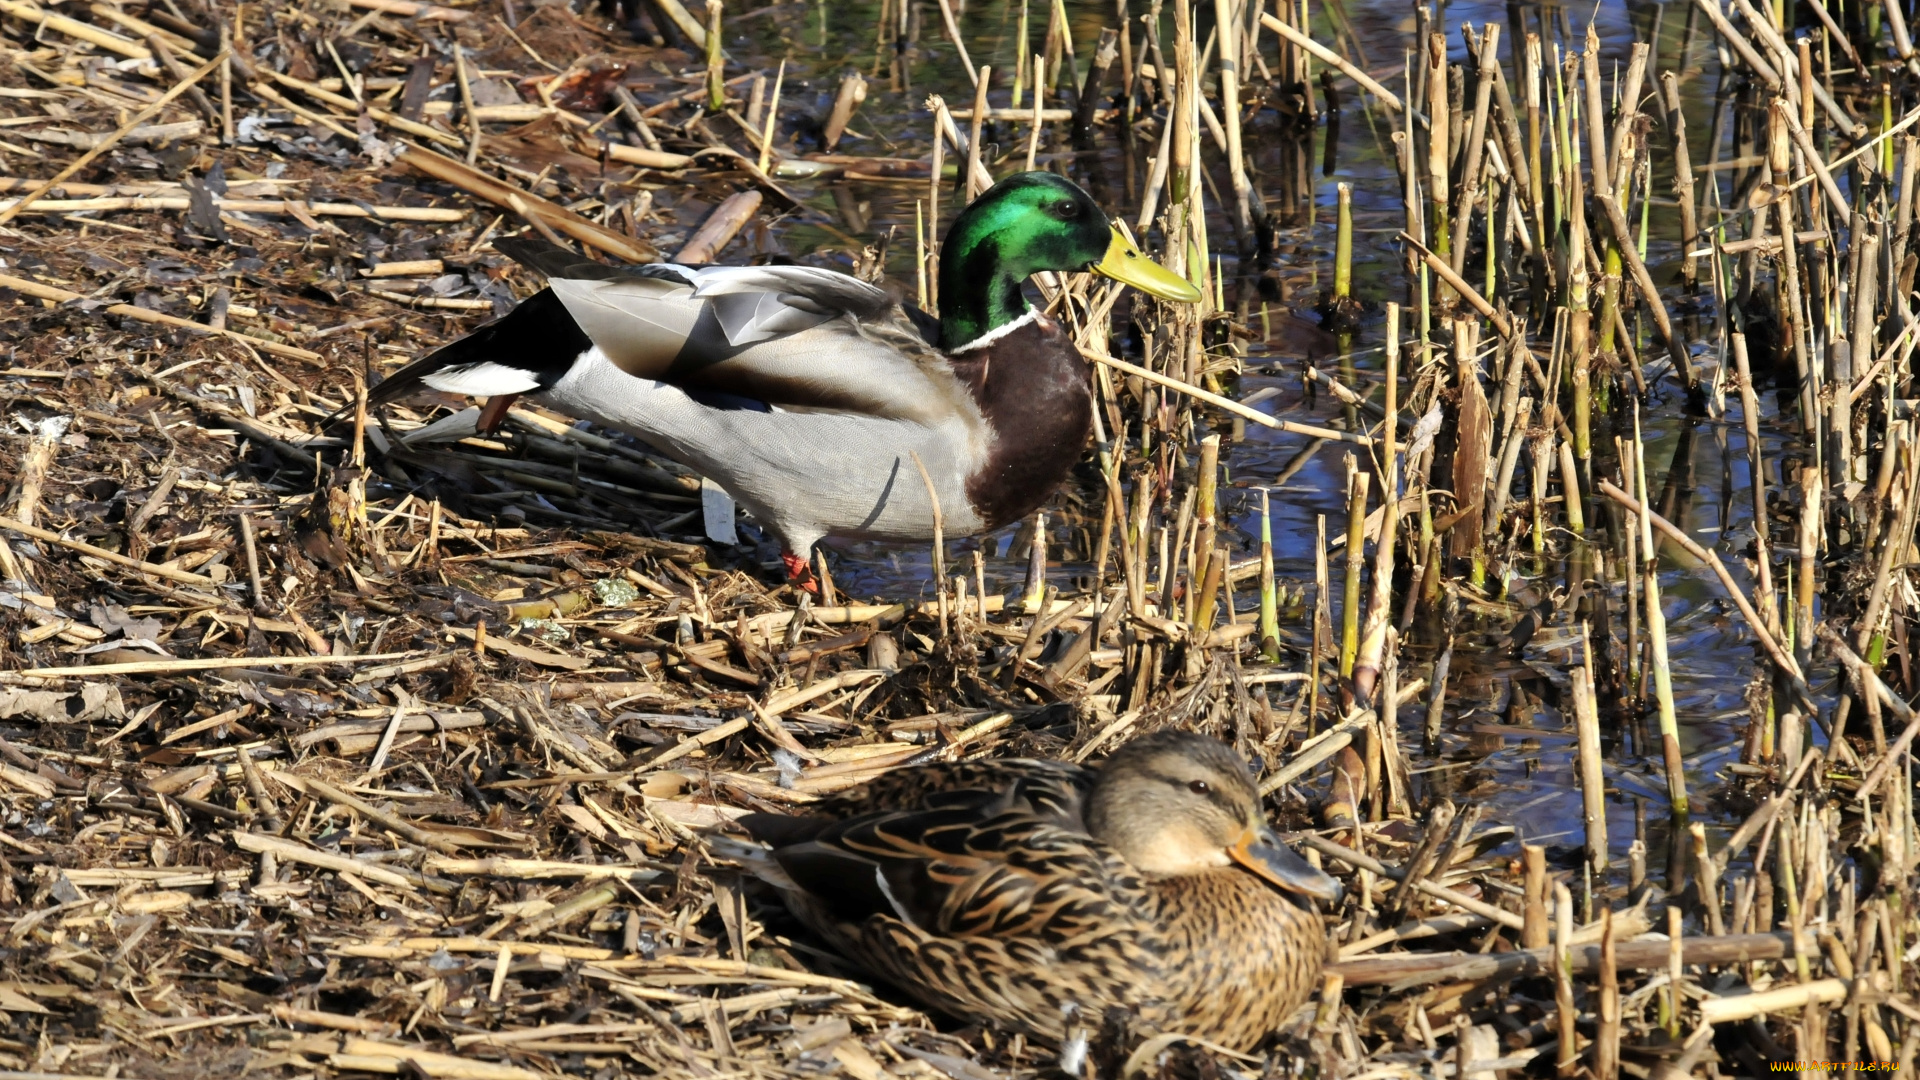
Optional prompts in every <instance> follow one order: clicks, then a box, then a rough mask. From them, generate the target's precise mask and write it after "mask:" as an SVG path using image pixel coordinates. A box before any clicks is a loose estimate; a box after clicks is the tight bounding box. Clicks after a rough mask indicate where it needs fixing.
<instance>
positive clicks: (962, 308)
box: [940, 172, 1200, 349]
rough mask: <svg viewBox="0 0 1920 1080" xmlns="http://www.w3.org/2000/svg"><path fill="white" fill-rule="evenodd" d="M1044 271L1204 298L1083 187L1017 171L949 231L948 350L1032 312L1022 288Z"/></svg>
mask: <svg viewBox="0 0 1920 1080" xmlns="http://www.w3.org/2000/svg"><path fill="white" fill-rule="evenodd" d="M1042 270H1058V271H1077V270H1091V271H1093V272H1094V273H1097V274H1103V275H1105V276H1107V277H1110V278H1113V279H1114V280H1116V281H1123V282H1126V283H1127V284H1129V285H1132V286H1133V287H1134V288H1136V289H1140V290H1142V291H1144V292H1148V293H1152V294H1153V295H1155V296H1158V297H1161V298H1162V299H1166V300H1178V301H1185V302H1187V303H1192V302H1194V301H1197V300H1199V299H1200V290H1198V289H1196V288H1194V287H1193V285H1192V284H1191V283H1190V282H1188V281H1187V280H1186V279H1185V278H1182V277H1180V276H1179V275H1178V274H1175V273H1173V272H1172V271H1169V270H1167V269H1166V268H1164V267H1162V266H1160V265H1159V264H1158V263H1155V262H1154V261H1153V260H1151V259H1148V258H1146V257H1145V256H1143V255H1141V254H1140V252H1139V250H1138V249H1136V248H1135V247H1134V246H1133V245H1132V244H1131V243H1129V242H1128V241H1127V239H1126V234H1124V233H1122V232H1121V231H1120V229H1119V228H1118V227H1117V226H1114V225H1111V224H1109V222H1108V220H1107V215H1106V214H1105V213H1104V212H1103V211H1102V210H1101V209H1100V205H1099V204H1098V203H1096V202H1094V201H1093V197H1092V196H1090V195H1088V194H1087V193H1086V192H1085V191H1083V190H1081V188H1080V186H1079V185H1078V184H1075V183H1074V182H1073V181H1071V180H1067V179H1065V178H1063V177H1059V176H1055V175H1054V174H1052V173H1049V172H1024V173H1016V174H1014V175H1013V176H1009V177H1007V178H1006V179H1005V180H1002V181H1000V182H999V183H997V184H995V185H993V186H992V187H990V188H988V189H987V190H986V191H984V192H982V193H981V195H980V197H979V198H977V199H975V200H974V201H973V202H972V203H971V204H969V205H968V206H967V208H966V209H965V210H962V211H961V212H960V216H959V217H957V218H955V219H954V222H953V228H952V229H950V230H949V231H948V233H947V240H946V243H945V245H944V246H943V247H942V248H941V252H940V344H941V346H942V347H943V348H947V349H955V348H959V347H960V346H962V345H965V344H967V343H968V342H970V341H974V340H976V339H978V338H979V337H980V336H981V335H982V334H985V333H987V332H989V331H992V330H995V329H997V328H999V327H1001V326H1005V325H1006V324H1007V323H1010V322H1012V321H1014V320H1015V319H1018V318H1019V317H1020V316H1021V315H1023V314H1025V313H1026V310H1027V301H1026V298H1025V297H1024V296H1022V295H1021V292H1020V285H1021V283H1022V282H1024V281H1026V280H1027V278H1029V277H1032V276H1033V275H1034V274H1037V273H1039V272H1040V271H1042Z"/></svg>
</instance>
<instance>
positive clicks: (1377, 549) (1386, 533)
mask: <svg viewBox="0 0 1920 1080" xmlns="http://www.w3.org/2000/svg"><path fill="white" fill-rule="evenodd" d="M1386 315H1387V326H1386V350H1385V352H1386V359H1385V368H1386V370H1385V381H1384V385H1383V389H1384V392H1385V395H1386V401H1385V408H1384V410H1383V411H1384V413H1385V419H1384V422H1383V423H1382V424H1381V425H1380V437H1381V443H1382V445H1381V450H1380V457H1379V462H1378V467H1379V469H1380V506H1381V510H1380V535H1379V537H1378V539H1377V540H1376V541H1375V543H1374V549H1373V556H1374V565H1373V590H1372V594H1371V597H1370V599H1369V600H1368V603H1367V615H1366V624H1365V627H1364V629H1363V630H1362V632H1361V635H1360V647H1359V651H1358V653H1357V654H1356V656H1355V659H1354V666H1353V695H1354V700H1355V701H1356V702H1357V703H1358V704H1359V705H1360V707H1361V708H1371V707H1374V701H1373V696H1374V695H1373V691H1374V686H1375V684H1376V682H1377V681H1378V680H1379V678H1380V673H1381V670H1382V667H1383V665H1384V664H1385V663H1387V662H1389V661H1388V660H1387V659H1386V655H1385V654H1386V645H1387V629H1388V626H1389V624H1390V620H1391V619H1392V616H1393V612H1392V607H1393V562H1394V547H1395V542H1396V540H1397V539H1398V526H1399V521H1400V466H1399V460H1398V454H1397V450H1398V448H1397V447H1396V446H1395V442H1396V439H1397V438H1398V432H1397V431H1396V430H1395V429H1396V427H1397V426H1398V424H1399V421H1400V385H1399V384H1400V305H1399V304H1397V303H1394V302H1393V301H1388V302H1387V312H1386ZM1435 671H1436V673H1435V675H1434V681H1435V682H1436V683H1438V682H1444V681H1445V673H1444V670H1443V669H1440V668H1438V667H1437V666H1436V669H1435ZM1380 711H1381V712H1383V714H1385V715H1391V713H1392V711H1393V710H1392V709H1391V708H1387V709H1383V710H1380Z"/></svg>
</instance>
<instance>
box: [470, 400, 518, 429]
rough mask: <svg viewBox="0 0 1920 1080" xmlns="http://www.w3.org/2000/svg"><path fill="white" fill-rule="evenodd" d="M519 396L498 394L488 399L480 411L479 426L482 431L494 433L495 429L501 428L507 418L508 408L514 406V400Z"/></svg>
mask: <svg viewBox="0 0 1920 1080" xmlns="http://www.w3.org/2000/svg"><path fill="white" fill-rule="evenodd" d="M519 396H520V395H519V394H496V395H494V396H493V397H490V398H488V399H487V403H486V405H484V406H482V407H481V409H480V423H479V424H478V425H477V426H478V427H479V428H480V430H481V431H484V432H492V431H493V429H494V428H497V427H499V426H500V421H502V420H505V419H506V418H507V407H508V406H510V405H512V404H513V402H514V399H515V398H517V397H519Z"/></svg>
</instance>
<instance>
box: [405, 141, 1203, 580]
mask: <svg viewBox="0 0 1920 1080" xmlns="http://www.w3.org/2000/svg"><path fill="white" fill-rule="evenodd" d="M494 246H495V247H497V248H499V249H500V250H501V251H504V252H506V253H507V254H508V255H511V256H512V257H514V258H515V259H518V260H520V261H521V262H523V263H527V264H528V265H530V266H532V267H533V268H534V269H537V270H539V271H541V272H543V273H545V274H546V275H547V279H548V281H547V288H546V289H545V290H543V291H541V292H539V293H537V294H535V295H534V296H533V297H531V298H530V299H528V300H526V301H525V302H523V303H521V304H520V305H519V306H518V307H516V308H515V309H514V310H513V311H512V312H511V313H510V314H508V315H507V316H506V317H505V318H503V319H501V320H499V321H498V322H495V323H492V324H489V325H487V326H483V327H481V328H480V329H478V330H476V331H474V332H473V333H471V334H468V335H467V336H466V337H463V338H461V339H460V340H458V341H455V342H453V343H452V344H450V345H447V346H446V347H444V348H442V349H440V350H438V351H436V352H434V353H432V354H430V355H428V356H425V357H422V358H421V359H419V360H416V361H414V362H413V363H411V364H408V365H407V366H406V367H404V368H401V369H400V370H399V371H397V372H395V373H394V374H393V376H392V377H391V378H389V379H387V380H386V381H385V382H383V383H381V384H380V385H379V386H378V387H377V388H375V389H374V391H373V393H372V394H371V395H370V396H369V401H370V402H372V403H374V404H380V403H384V402H389V401H394V400H397V399H399V398H400V397H402V396H404V395H406V394H408V393H411V392H413V391H415V390H417V389H419V388H420V387H421V386H423V385H424V386H427V387H431V388H432V389H435V390H440V391H443V392H446V393H453V394H467V395H472V396H475V397H485V398H488V399H490V400H489V401H488V403H487V408H486V409H485V410H484V411H483V412H482V414H481V425H482V427H483V429H484V428H487V427H491V426H492V425H493V424H494V423H497V422H498V420H499V418H500V417H501V416H502V415H504V413H505V408H506V405H507V403H508V402H509V401H511V400H512V399H513V397H514V396H515V395H518V394H529V393H532V394H538V395H539V396H540V398H541V400H542V401H544V403H546V404H548V405H550V406H552V407H553V408H555V409H558V410H560V411H561V412H564V413H567V414H569V415H571V416H577V417H581V418H583V419H587V420H592V421H594V422H596V423H599V424H603V425H605V426H607V427H611V428H617V429H619V430H621V431H625V432H628V433H629V434H631V435H633V436H634V437H636V438H638V439H640V440H641V441H643V442H645V443H647V444H648V445H649V446H652V447H653V448H654V449H656V450H658V451H660V452H661V453H663V454H665V455H667V456H668V457H670V458H673V459H674V460H676V461H678V462H680V463H681V464H683V465H686V466H687V467H688V468H691V469H693V470H694V471H696V472H698V473H700V474H702V475H704V476H706V477H708V478H709V479H711V480H713V481H714V482H715V483H716V484H719V485H720V486H721V487H722V488H724V489H726V491H727V492H728V493H729V494H731V495H732V496H733V497H734V499H736V500H737V501H738V502H739V503H740V504H741V505H742V506H745V507H746V508H747V509H748V510H749V511H751V512H752V514H753V515H754V517H755V518H756V519H757V520H759V521H760V522H761V523H762V524H763V525H765V526H766V527H768V528H770V529H771V530H772V531H773V532H774V534H775V535H777V536H778V537H779V539H780V540H781V542H782V544H783V546H784V550H783V552H782V556H783V558H784V559H785V561H786V564H787V569H788V571H789V573H790V575H792V576H793V577H795V578H800V579H804V577H805V573H804V571H805V569H806V565H807V557H808V555H809V554H810V553H811V551H812V549H813V545H814V543H815V541H817V540H819V539H820V538H821V537H822V536H824V535H828V534H831V535H835V536H848V537H872V538H878V539H891V540H920V539H926V538H928V537H931V536H932V535H933V525H934V512H933V504H932V502H931V500H930V499H929V498H928V491H927V487H928V483H927V481H928V480H930V481H931V485H932V487H933V488H934V489H935V490H936V491H937V492H938V497H939V501H940V511H941V517H942V519H943V527H944V530H945V533H946V535H948V536H965V535H969V534H972V533H976V532H980V531H982V530H985V529H992V528H995V527H998V526H1000V525H1004V524H1006V523H1007V522H1010V521H1015V520H1018V519H1019V518H1020V517H1022V516H1024V515H1025V514H1027V513H1028V512H1029V511H1031V510H1033V509H1034V508H1035V507H1036V506H1038V505H1039V504H1040V503H1041V502H1042V501H1043V500H1044V499H1045V498H1046V497H1047V496H1048V495H1049V494H1050V493H1051V492H1052V491H1053V489H1054V488H1055V487H1056V486H1058V485H1059V483H1060V481H1061V480H1063V479H1065V477H1066V475H1067V471H1068V470H1069V469H1070V468H1072V466H1073V464H1074V462H1075V461H1076V460H1078V458H1079V456H1080V452H1081V449H1082V448H1083V447H1084V446H1085V445H1086V441H1087V433H1088V431H1089V429H1090V427H1091V424H1092V418H1093V396H1092V392H1091V389H1090V382H1089V377H1088V369H1087V365H1086V363H1085V362H1084V361H1083V360H1081V359H1080V357H1079V356H1078V355H1076V352H1075V350H1074V347H1073V343H1072V341H1071V339H1070V338H1069V336H1068V334H1067V333H1066V332H1065V331H1064V330H1062V329H1061V327H1060V325H1059V324H1058V323H1056V322H1055V321H1053V320H1052V319H1049V318H1047V317H1046V315H1044V314H1042V313H1041V312H1039V311H1036V310H1034V309H1032V308H1030V307H1029V306H1028V305H1027V301H1026V298H1025V297H1024V296H1023V295H1022V294H1021V285H1022V283H1023V282H1025V281H1026V280H1027V278H1028V277H1030V276H1032V275H1033V274H1035V273H1038V272H1040V271H1042V270H1059V271H1072V270H1091V271H1093V272H1094V273H1098V274H1103V275H1105V276H1107V277H1110V278H1113V279H1115V280H1117V281H1122V282H1125V283H1127V284H1129V285H1132V286H1134V287H1136V288H1139V289H1143V290H1145V291H1147V292H1149V293H1152V294H1153V295H1155V296H1160V297H1164V298H1166V299H1169V300H1181V301H1195V300H1199V299H1200V292H1199V290H1197V289H1195V288H1194V287H1193V285H1192V284H1190V283H1189V282H1187V281H1186V280H1185V279H1183V278H1181V277H1179V276H1177V275H1175V274H1173V273H1170V272H1168V271H1167V270H1165V269H1163V268H1162V267H1160V266H1159V265H1157V264H1155V263H1153V262H1152V261H1150V260H1148V259H1146V258H1144V257H1142V256H1141V254H1140V252H1139V251H1137V250H1136V249H1135V248H1134V246H1133V245H1132V244H1131V243H1130V242H1128V241H1127V239H1126V237H1125V235H1124V234H1123V233H1122V232H1121V231H1120V230H1119V228H1118V227H1116V226H1110V225H1109V224H1108V222H1107V218H1106V216H1105V215H1104V214H1103V213H1101V211H1100V207H1099V206H1098V205H1097V204H1096V203H1095V202H1094V201H1093V199H1092V198H1091V197H1089V196H1088V195H1087V193H1086V192H1084V191H1082V190H1081V189H1080V188H1079V187H1077V186H1076V185H1074V184H1073V183H1072V182H1070V181H1067V180H1064V179H1061V178H1060V177H1058V176H1054V175H1052V174H1050V173H1044V172H1028V173H1021V174H1019V175H1017V176H1012V177H1009V178H1007V179H1005V180H1002V181H1001V182H1000V183H998V184H995V185H994V186H993V187H992V188H990V189H988V190H987V191H986V192H985V193H984V194H982V195H981V196H980V197H979V198H978V199H976V200H974V202H973V203H972V204H971V205H969V206H968V207H967V208H966V209H965V210H964V211H962V212H961V213H960V215H959V217H958V218H957V219H956V220H955V221H954V223H953V228H952V230H951V231H950V232H949V234H948V238H947V241H946V245H945V248H944V253H943V255H942V257H941V261H940V279H939V280H940V307H941V314H940V319H939V321H938V323H937V324H935V323H934V320H932V319H930V318H928V317H927V316H925V315H923V314H921V313H920V312H918V311H914V310H911V309H907V308H904V307H903V306H902V305H901V304H900V303H899V302H897V301H896V300H894V299H893V298H892V297H891V296H889V295H888V294H887V293H886V292H885V291H884V290H882V289H879V288H876V287H874V286H872V285H869V284H867V283H865V282H863V281H860V280H858V279H856V278H852V277H849V276H847V275H845V274H841V273H837V272H835V271H832V270H822V269H816V268H814V267H806V266H752V267H709V268H706V269H694V268H691V267H685V266H677V265H674V264H672V263H655V264H652V265H648V266H640V267H632V268H622V269H616V268H612V267H607V266H604V265H601V264H599V263H593V262H584V261H580V260H577V259H574V258H573V257H571V256H570V255H568V254H567V253H565V252H563V251H560V250H558V249H554V248H548V247H543V246H539V245H534V244H529V243H527V242H525V241H507V240H496V241H495V242H494ZM936 325H937V332H936ZM923 467H924V468H925V470H926V474H927V480H923V479H922V478H921V475H920V470H921V468H923Z"/></svg>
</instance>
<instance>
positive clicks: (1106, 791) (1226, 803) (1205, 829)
mask: <svg viewBox="0 0 1920 1080" xmlns="http://www.w3.org/2000/svg"><path fill="white" fill-rule="evenodd" d="M1084 816H1085V821H1086V826H1087V831H1088V832H1090V833H1092V834H1093V836H1094V838H1095V839H1097V840H1099V841H1101V842H1102V843H1104V844H1107V845H1109V846H1111V847H1112V848H1113V849H1114V850H1115V851H1117V852H1118V853H1119V854H1120V857H1121V858H1123V859H1125V860H1127V862H1128V864H1130V865H1131V866H1132V867H1133V868H1134V869H1135V870H1138V871H1140V872H1141V873H1142V874H1144V875H1146V876H1147V877H1149V878H1170V877H1185V876H1188V875H1191V874H1202V873H1207V872H1209V871H1213V870H1219V869H1224V868H1227V867H1230V866H1238V867H1239V868H1241V869H1243V870H1247V871H1251V872H1252V873H1254V874H1255V875H1257V876H1259V877H1260V878H1262V879H1264V880H1265V881H1267V882H1268V883H1269V884H1271V885H1274V886H1276V887H1278V888H1280V889H1282V890H1284V891H1286V892H1290V893H1295V894H1298V895H1301V896H1305V897H1311V898H1313V899H1316V900H1326V901H1330V902H1331V901H1337V900H1339V898H1340V883H1339V882H1337V881H1335V880H1334V879H1333V878H1331V877H1329V876H1328V875H1327V874H1325V873H1324V872H1322V871H1321V870H1319V869H1318V868H1316V867H1314V866H1313V865H1312V864H1310V863H1308V862H1307V861H1306V860H1305V859H1302V858H1301V857H1300V856H1298V855H1296V854H1294V853H1293V851H1292V849H1290V848H1288V847H1287V846H1286V844H1285V843H1284V842H1282V841H1281V840H1280V838H1279V837H1278V836H1277V835H1275V834H1274V831H1273V829H1272V827H1271V826H1269V825H1268V824H1267V821H1266V816H1265V815H1264V814H1263V813H1262V812H1261V810H1260V790H1259V788H1258V787H1257V786H1255V784H1254V781H1253V775H1252V774H1251V773H1250V772H1248V770H1247V765H1246V763H1245V762H1244V761H1241V760H1240V759H1239V757H1238V756H1236V755H1235V754H1234V752H1233V751H1232V750H1231V749H1229V748H1228V747H1227V746H1226V745H1225V744H1224V743H1222V742H1220V741H1219V740H1218V739H1210V738H1207V737H1206V736H1204V735H1196V734H1194V733H1192V732H1187V731H1178V730H1174V729H1166V730H1162V731H1156V732H1154V733H1153V734H1151V735H1145V736H1142V737H1141V738H1138V739H1135V740H1133V741H1132V742H1130V743H1128V744H1126V745H1125V746H1122V747H1121V748H1120V749H1118V750H1115V751H1114V752H1113V755H1112V756H1111V757H1109V758H1107V760H1106V763H1105V764H1103V765H1102V766H1101V767H1100V775H1099V777H1098V778H1097V779H1096V780H1095V781H1094V785H1093V790H1092V792H1090V793H1089V794H1088V797H1087V803H1086V807H1085V810H1084Z"/></svg>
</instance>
